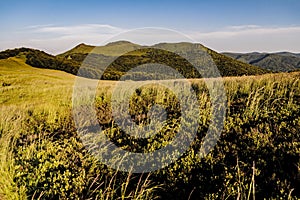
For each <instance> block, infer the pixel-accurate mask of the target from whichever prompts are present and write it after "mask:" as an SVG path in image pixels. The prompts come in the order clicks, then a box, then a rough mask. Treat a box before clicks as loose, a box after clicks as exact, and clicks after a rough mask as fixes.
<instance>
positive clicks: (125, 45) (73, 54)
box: [58, 41, 269, 78]
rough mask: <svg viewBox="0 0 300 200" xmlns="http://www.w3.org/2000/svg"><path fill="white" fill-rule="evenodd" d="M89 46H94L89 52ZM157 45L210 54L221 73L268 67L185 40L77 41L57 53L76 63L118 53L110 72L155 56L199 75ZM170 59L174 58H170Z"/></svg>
mask: <svg viewBox="0 0 300 200" xmlns="http://www.w3.org/2000/svg"><path fill="white" fill-rule="evenodd" d="M92 48H94V50H93V51H92ZM157 48H158V49H167V50H169V51H170V52H175V53H183V54H186V55H187V56H189V57H191V56H194V57H196V56H198V55H199V52H200V54H201V52H206V53H208V54H209V55H210V56H211V58H212V59H213V61H214V62H215V64H216V65H217V67H218V69H219V71H220V74H221V75H222V76H242V75H257V74H264V73H267V72H269V71H268V70H264V69H261V68H260V67H256V66H253V65H250V64H247V63H244V62H241V61H237V60H235V59H233V58H231V57H228V56H225V55H222V54H219V53H217V52H215V51H213V50H211V49H209V48H207V47H205V46H203V45H201V44H193V43H187V42H180V43H159V44H155V45H152V46H140V45H138V44H134V43H131V42H128V41H118V42H113V43H109V44H107V45H105V46H98V47H96V46H90V45H85V44H80V45H78V46H76V47H74V48H73V49H71V50H69V51H67V52H65V53H63V54H60V55H58V56H59V57H64V58H69V59H72V60H76V61H78V62H82V61H83V60H84V59H85V57H86V55H88V54H89V53H90V54H93V55H94V56H95V57H97V56H98V57H101V59H102V60H103V59H111V58H112V57H113V58H117V56H120V57H119V58H117V59H116V60H115V63H113V64H112V69H114V71H119V72H121V74H124V73H125V72H126V71H128V70H129V69H130V68H131V67H134V66H133V65H134V64H136V63H139V64H143V63H147V62H150V61H152V60H151V59H152V58H151V56H152V57H156V59H157V57H161V59H162V60H164V61H162V60H161V63H162V64H166V63H167V64H169V66H172V65H173V64H175V66H173V67H175V68H176V70H178V71H180V72H183V75H184V76H185V77H187V78H200V75H199V73H197V72H195V71H193V72H189V71H191V70H193V69H192V66H191V65H190V64H189V63H187V62H186V61H184V60H183V59H182V58H180V57H179V56H178V55H173V58H171V57H172V56H171V55H167V54H169V53H166V52H163V51H157V50H155V49H157ZM138 49H139V50H138ZM125 51H127V52H129V53H127V54H126V55H122V56H121V54H122V52H125ZM197 52H198V53H197ZM158 54H160V55H158ZM193 54H194V55H193ZM129 58H130V59H129ZM174 58H175V59H174ZM172 59H173V60H176V61H172ZM98 60H100V59H98ZM155 61H156V62H157V61H158V63H160V60H155ZM175 62H176V63H175ZM203 65H205V64H203ZM119 75H120V74H119Z"/></svg>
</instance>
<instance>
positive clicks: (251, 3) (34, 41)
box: [0, 0, 300, 54]
mask: <svg viewBox="0 0 300 200" xmlns="http://www.w3.org/2000/svg"><path fill="white" fill-rule="evenodd" d="M299 10H300V1H299V0H238V1H236V0H198V1H176V0H173V1H170V0H160V1H157V0H151V1H143V0H139V1H136V0H132V1H108V0H105V1H99V0H85V1H78V0H72V1H63V0H60V1H59V0H38V1H33V0H27V1H25V0H24V1H16V0H10V1H0V27H1V31H0V50H5V49H8V48H16V47H22V46H25V47H31V48H38V49H41V50H44V51H46V52H48V53H52V54H58V53H61V52H64V51H66V50H68V49H70V48H72V47H74V46H76V45H77V44H79V43H86V44H92V45H100V44H103V42H105V41H106V40H108V39H109V38H111V37H112V36H114V35H117V34H120V33H122V32H124V31H125V32H126V31H130V30H132V29H141V28H143V27H159V28H162V29H168V30H174V31H177V32H180V33H182V34H185V35H187V36H189V37H191V38H192V39H193V41H195V42H198V43H201V44H203V45H206V46H207V47H209V48H212V49H214V50H216V51H219V52H253V51H256V52H278V51H291V52H297V53H299V52H300V37H299V36H300V12H299ZM150 35H151V34H150ZM156 36H157V34H156ZM156 36H154V35H153V37H156ZM125 39H126V38H125ZM161 40H162V39H161ZM177 40H178V42H179V41H181V40H184V39H183V38H177ZM138 41H139V42H140V43H144V44H151V43H152V42H153V40H151V39H149V37H148V39H147V38H146V39H145V40H143V39H140V40H138ZM133 42H134V41H133ZM173 42H176V40H174V41H173Z"/></svg>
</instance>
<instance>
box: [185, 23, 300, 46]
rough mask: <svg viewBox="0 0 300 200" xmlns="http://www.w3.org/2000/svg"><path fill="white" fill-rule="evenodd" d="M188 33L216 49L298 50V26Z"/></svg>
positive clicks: (249, 27) (237, 27)
mask: <svg viewBox="0 0 300 200" xmlns="http://www.w3.org/2000/svg"><path fill="white" fill-rule="evenodd" d="M190 35H191V37H193V38H195V39H196V40H197V41H199V42H202V43H204V44H206V45H207V46H209V47H212V48H214V49H216V50H218V51H236V52H250V51H265V52H275V51H293V52H300V38H299V35H300V26H289V27H262V26H256V25H245V26H232V27H226V28H224V29H222V30H219V31H214V32H207V33H200V32H193V33H190Z"/></svg>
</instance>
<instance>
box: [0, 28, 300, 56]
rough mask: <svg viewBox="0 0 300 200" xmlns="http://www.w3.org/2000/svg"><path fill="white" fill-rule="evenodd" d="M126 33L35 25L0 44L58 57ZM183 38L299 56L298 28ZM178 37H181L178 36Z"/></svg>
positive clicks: (142, 39) (139, 34) (139, 38)
mask: <svg viewBox="0 0 300 200" xmlns="http://www.w3.org/2000/svg"><path fill="white" fill-rule="evenodd" d="M126 31H128V30H126V29H124V28H120V27H115V26H111V25H108V24H82V25H74V26H55V25H52V24H47V25H35V26H30V27H26V28H24V29H23V30H22V31H20V32H18V33H14V34H10V35H5V37H3V38H5V39H4V40H2V41H1V40H0V47H1V48H2V49H6V48H14V47H20V46H27V47H32V48H39V49H42V50H46V51H47V52H49V53H54V54H56V53H60V52H63V51H65V50H67V49H70V48H72V47H73V46H75V45H77V44H79V43H82V42H84V43H87V44H93V45H101V44H103V42H104V41H106V40H107V39H109V38H111V37H112V36H114V35H117V34H119V33H122V32H126ZM184 34H186V35H188V36H190V37H191V38H193V39H194V40H195V41H196V42H199V43H202V44H204V45H206V46H208V47H210V48H213V49H215V50H217V51H233V52H250V51H265V52H274V51H293V52H300V39H299V35H300V26H289V27H263V26H258V25H255V24H252V25H242V26H228V27H225V28H222V29H220V30H218V31H213V32H188V31H186V32H185V33H184ZM121 35H122V36H121V37H116V39H125V40H126V39H127V40H131V41H133V42H138V43H141V44H151V41H152V43H153V41H157V42H162V41H165V42H176V41H182V37H177V36H176V34H174V35H168V31H158V32H152V33H147V31H143V30H142V29H141V30H140V31H136V32H135V33H134V34H121ZM179 35H180V34H179Z"/></svg>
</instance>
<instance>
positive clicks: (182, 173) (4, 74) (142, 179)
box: [0, 55, 300, 199]
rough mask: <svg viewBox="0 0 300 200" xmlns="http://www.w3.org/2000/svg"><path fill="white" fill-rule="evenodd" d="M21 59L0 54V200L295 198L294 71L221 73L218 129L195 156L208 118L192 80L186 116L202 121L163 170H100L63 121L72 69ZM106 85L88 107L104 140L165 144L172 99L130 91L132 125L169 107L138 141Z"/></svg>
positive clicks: (299, 107)
mask: <svg viewBox="0 0 300 200" xmlns="http://www.w3.org/2000/svg"><path fill="white" fill-rule="evenodd" d="M24 62H25V57H24V56H22V55H20V56H19V57H18V58H9V59H2V60H0V92H1V93H0V102H1V104H0V105H1V106H0V109H1V115H0V136H1V137H0V140H1V141H0V144H1V145H0V159H1V165H0V186H1V187H0V198H1V199H25V198H28V199H38V198H40V199H89V198H90V199H95V198H98V199H117V198H119V199H153V198H155V197H159V198H162V199H166V198H171V199H188V198H189V197H190V199H198V198H201V199H203V198H204V199H226V198H229V199H236V198H241V199H249V198H250V197H252V196H253V194H254V195H255V196H256V197H257V198H259V199H261V198H276V199H278V198H280V197H281V198H284V199H290V198H295V199H297V198H299V197H300V194H299V191H298V190H297V185H299V180H300V179H299V177H300V175H299V174H300V173H299V168H300V161H299V154H300V150H299V145H300V144H299V143H300V138H299V133H298V130H299V129H300V117H299V116H300V113H299V111H300V90H299V88H300V82H299V78H300V74H299V72H295V73H279V74H269V75H261V76H249V77H236V78H234V77H231V78H229V77H228V78H225V79H224V80H225V88H226V92H227V98H228V113H227V117H226V122H225V127H224V130H223V132H222V134H221V138H220V140H219V142H218V144H217V146H216V147H215V148H214V150H213V151H212V152H211V153H210V154H209V155H208V156H207V157H205V158H202V159H200V158H199V157H197V156H196V154H197V150H198V149H199V146H200V145H201V138H202V137H203V134H205V131H206V129H207V126H208V124H209V113H210V100H209V95H208V94H207V90H206V89H205V85H204V82H203V81H202V80H201V79H200V80H191V82H192V86H193V89H194V90H195V91H196V93H197V97H198V99H199V109H200V116H192V117H197V118H199V121H200V125H201V126H200V128H199V130H198V133H197V139H196V140H195V143H194V144H193V146H192V147H191V149H190V150H189V151H188V152H186V153H185V154H184V155H183V156H182V157H181V158H180V159H179V160H178V161H176V162H175V163H173V164H171V165H170V166H168V167H166V168H164V169H161V170H159V171H156V172H154V173H151V174H148V175H145V174H144V175H140V174H130V173H122V172H117V171H115V170H112V169H110V168H107V167H106V166H105V165H103V164H101V163H99V162H98V161H97V160H95V159H94V158H93V157H92V156H90V155H89V154H88V153H87V151H86V150H85V149H84V148H83V145H82V143H81V142H80V140H79V138H78V136H77V134H76V130H75V127H74V122H73V120H72V117H71V95H72V86H73V84H74V78H75V77H74V76H73V75H71V74H68V73H65V72H61V71H55V70H49V69H39V68H33V67H31V66H29V65H27V64H25V63H24ZM114 84H115V82H112V81H100V83H99V90H98V97H97V98H96V104H95V106H96V110H97V113H98V120H99V123H100V124H101V126H103V128H105V133H106V134H107V136H108V137H110V138H111V140H112V141H114V142H115V143H116V144H117V145H119V146H120V147H122V148H124V149H127V150H130V151H137V152H140V151H154V150H156V149H158V148H160V147H162V146H164V145H166V144H167V143H168V141H169V140H170V139H172V134H173V133H174V132H176V128H177V127H178V126H177V122H176V119H179V118H180V115H178V110H177V109H178V104H177V100H176V97H174V95H173V94H172V93H169V92H165V91H164V92H163V93H161V92H160V91H161V90H162V89H157V88H153V87H152V86H149V87H145V88H142V89H141V90H140V91H136V93H135V94H134V95H133V97H132V101H131V104H130V108H131V110H130V112H131V115H132V119H133V120H135V121H136V122H137V123H139V124H143V123H147V117H145V116H147V115H146V113H147V111H148V110H147V109H148V104H147V102H148V103H150V102H152V103H153V102H165V106H167V108H168V109H169V111H168V114H169V118H168V119H169V121H168V123H167V126H166V127H164V128H163V131H162V132H161V133H159V134H157V135H156V136H154V137H152V138H150V139H149V141H137V140H134V139H132V138H131V137H128V135H124V133H123V132H122V131H121V130H120V129H119V128H118V126H117V125H116V124H114V122H113V119H112V118H111V114H110V112H111V111H110V98H111V97H110V95H111V93H110V91H111V89H112V88H113V87H114ZM162 91H163V90H162ZM155 94H156V95H155ZM168 106H169V107H168ZM172 119H173V120H172ZM145 142H146V143H145Z"/></svg>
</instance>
